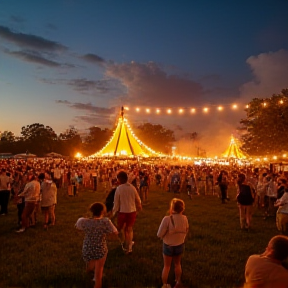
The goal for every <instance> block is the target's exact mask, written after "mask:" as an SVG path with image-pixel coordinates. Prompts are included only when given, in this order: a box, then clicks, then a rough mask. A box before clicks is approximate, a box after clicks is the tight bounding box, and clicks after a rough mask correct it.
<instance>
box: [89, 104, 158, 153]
mask: <svg viewBox="0 0 288 288" xmlns="http://www.w3.org/2000/svg"><path fill="white" fill-rule="evenodd" d="M91 156H92V157H93V156H94V157H135V156H140V157H160V156H163V155H162V154H161V153H157V152H155V151H154V150H152V149H151V148H150V147H148V146H147V145H145V144H144V143H143V142H142V141H141V140H139V139H138V138H137V136H136V135H135V134H134V133H133V131H132V129H131V127H130V125H129V124H128V120H127V119H126V118H125V117H124V108H123V107H122V108H121V114H120V117H119V119H118V123H117V126H116V129H115V131H114V133H113V135H112V137H111V139H110V140H109V141H108V143H107V144H106V145H105V146H104V147H103V148H102V149H101V150H100V151H99V152H97V153H95V154H94V155H91Z"/></svg>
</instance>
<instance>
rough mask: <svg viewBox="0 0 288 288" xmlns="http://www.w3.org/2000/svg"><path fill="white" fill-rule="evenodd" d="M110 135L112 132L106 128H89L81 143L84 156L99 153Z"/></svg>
mask: <svg viewBox="0 0 288 288" xmlns="http://www.w3.org/2000/svg"><path fill="white" fill-rule="evenodd" d="M112 134H113V132H112V131H111V130H109V129H107V128H105V129H101V128H99V127H95V126H93V127H90V128H89V134H88V136H87V137H86V138H85V139H84V143H83V151H85V152H84V154H85V155H86V156H89V155H92V154H94V153H96V152H97V151H99V150H100V149H101V148H102V147H103V146H104V145H105V144H106V143H107V141H108V140H109V139H110V137H111V136H112Z"/></svg>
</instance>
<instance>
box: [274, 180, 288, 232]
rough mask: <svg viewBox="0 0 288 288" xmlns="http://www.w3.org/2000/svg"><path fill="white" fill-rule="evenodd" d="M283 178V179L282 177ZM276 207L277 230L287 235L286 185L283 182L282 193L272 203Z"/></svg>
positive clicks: (287, 189)
mask: <svg viewBox="0 0 288 288" xmlns="http://www.w3.org/2000/svg"><path fill="white" fill-rule="evenodd" d="M282 180H284V179H282ZM274 206H275V207H278V210H277V213H276V226H277V229H278V231H280V232H281V233H282V234H284V235H288V186H287V184H286V183H285V189H284V194H283V195H282V197H281V198H280V199H278V200H277V201H276V203H275V204H274Z"/></svg>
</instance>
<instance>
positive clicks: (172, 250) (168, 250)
mask: <svg viewBox="0 0 288 288" xmlns="http://www.w3.org/2000/svg"><path fill="white" fill-rule="evenodd" d="M183 252H184V243H183V244H180V245H177V246H170V245H167V244H165V243H163V254H164V255H166V256H171V257H173V256H179V255H181V254H183Z"/></svg>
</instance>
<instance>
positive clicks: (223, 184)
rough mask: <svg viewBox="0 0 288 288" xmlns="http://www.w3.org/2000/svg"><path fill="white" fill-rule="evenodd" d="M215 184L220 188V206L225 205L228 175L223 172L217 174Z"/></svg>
mask: <svg viewBox="0 0 288 288" xmlns="http://www.w3.org/2000/svg"><path fill="white" fill-rule="evenodd" d="M217 183H218V185H219V188H220V192H221V200H222V204H225V203H226V200H228V199H229V198H228V194H227V190H228V184H229V183H228V173H227V172H226V171H224V170H222V171H221V172H220V174H219V176H218V177H217Z"/></svg>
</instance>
